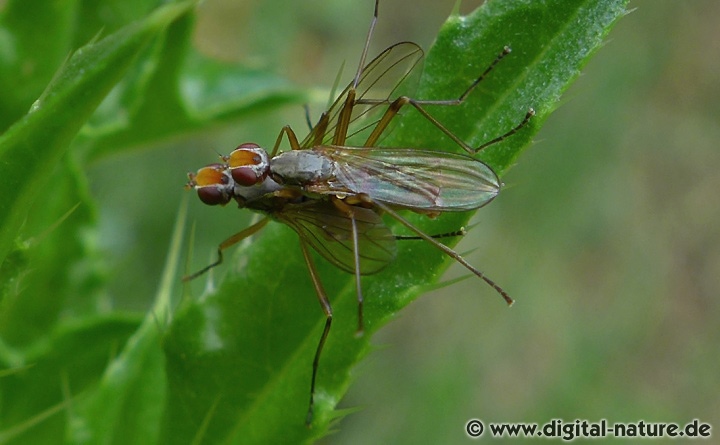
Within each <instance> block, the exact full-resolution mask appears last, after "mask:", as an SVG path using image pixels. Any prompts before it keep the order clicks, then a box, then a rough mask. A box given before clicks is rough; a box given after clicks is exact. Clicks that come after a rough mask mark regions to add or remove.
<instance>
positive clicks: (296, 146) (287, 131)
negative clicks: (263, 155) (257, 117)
mask: <svg viewBox="0 0 720 445" xmlns="http://www.w3.org/2000/svg"><path fill="white" fill-rule="evenodd" d="M284 135H287V138H288V142H290V148H291V149H293V150H300V142H298V138H297V136H296V135H295V131H293V129H292V127H290V125H285V126H284V127H282V130H280V134H278V137H277V139H276V140H275V145H274V146H273V149H272V152H271V153H270V157H271V158H272V157H274V156H275V155H276V154H277V151H278V148H280V143H281V142H282V139H283V136H284Z"/></svg>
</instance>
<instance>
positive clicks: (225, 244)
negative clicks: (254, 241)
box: [182, 218, 270, 282]
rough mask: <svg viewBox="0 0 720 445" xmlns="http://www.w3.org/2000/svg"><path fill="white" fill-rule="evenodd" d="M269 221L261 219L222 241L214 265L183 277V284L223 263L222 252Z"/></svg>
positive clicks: (268, 219)
mask: <svg viewBox="0 0 720 445" xmlns="http://www.w3.org/2000/svg"><path fill="white" fill-rule="evenodd" d="M269 221H270V218H263V219H261V220H260V221H258V222H256V223H255V224H253V225H252V226H250V227H246V228H245V229H243V230H242V231H240V232H238V233H236V234H235V235H233V236H231V237H230V238H228V239H226V240H225V241H223V242H222V243H220V245H219V246H218V250H217V254H218V259H217V260H216V261H215V262H214V263H212V264H210V265H209V266H205V267H204V268H202V269H200V270H198V271H197V272H195V273H193V274H190V275H186V276H184V277H183V279H182V280H183V282H187V281H190V280H194V279H195V278H197V277H199V276H200V275H202V274H204V273H205V272H207V271H208V270H210V269H212V268H213V267H215V266H219V265H220V264H221V263H222V262H223V250H225V249H227V248H228V247H230V246H233V245H235V244H237V243H239V242H240V241H242V240H244V239H245V238H247V237H249V236H252V235H254V234H255V233H257V232H258V231H259V230H260V229H262V228H263V227H265V224H267V223H268V222H269Z"/></svg>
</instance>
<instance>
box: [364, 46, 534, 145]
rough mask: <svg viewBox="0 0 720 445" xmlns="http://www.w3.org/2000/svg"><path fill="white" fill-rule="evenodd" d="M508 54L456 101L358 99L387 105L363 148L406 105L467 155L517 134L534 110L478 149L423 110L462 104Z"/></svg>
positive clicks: (385, 127) (497, 60) (404, 97)
mask: <svg viewBox="0 0 720 445" xmlns="http://www.w3.org/2000/svg"><path fill="white" fill-rule="evenodd" d="M508 54H510V48H508V47H507V46H506V47H505V48H504V49H503V51H502V52H501V53H500V54H499V55H498V56H497V57H496V58H495V60H494V61H493V62H492V63H491V64H490V66H488V67H487V68H486V69H485V71H483V73H482V74H481V75H480V77H478V78H477V79H475V81H473V83H472V84H471V85H470V86H469V87H468V88H467V89H466V90H465V91H464V92H463V93H462V94H461V95H460V96H459V97H458V98H457V99H447V100H416V99H412V98H410V97H407V96H401V97H399V98H397V99H395V100H394V101H393V102H389V100H388V99H359V100H357V101H356V102H355V103H356V104H360V105H382V104H389V106H388V108H387V110H386V111H385V114H384V115H383V116H382V118H381V119H380V121H378V123H377V125H376V126H375V128H374V129H373V131H372V133H371V134H370V136H368V139H367V140H366V141H365V146H366V147H372V146H375V145H376V144H377V141H378V139H379V138H380V136H381V135H382V134H383V132H384V131H385V130H386V129H387V127H388V125H389V124H390V122H391V121H392V120H393V118H395V116H397V114H398V112H399V111H400V109H401V108H402V107H403V106H405V105H407V104H410V105H412V106H413V107H414V108H415V109H417V110H418V112H420V114H421V115H422V116H423V117H425V118H426V119H427V120H428V121H430V122H431V123H432V124H433V125H435V126H436V127H437V128H438V129H440V131H442V132H443V133H444V134H445V135H447V136H448V137H450V139H452V140H453V141H454V142H455V143H456V144H458V145H459V146H460V147H462V148H463V149H464V150H465V151H466V152H468V153H469V154H475V153H477V152H479V151H480V150H482V149H484V148H486V147H488V146H490V145H492V144H496V143H498V142H500V141H502V140H503V139H505V138H507V137H509V136H511V135H513V134H515V133H517V131H518V130H520V129H521V128H522V127H524V126H525V125H527V123H528V121H529V120H530V118H531V117H532V116H533V115H535V110H533V109H532V108H531V109H529V110H528V112H527V114H526V115H525V119H523V121H522V122H521V123H520V124H519V125H517V126H515V127H514V128H513V129H511V130H510V131H508V132H506V133H505V134H503V135H501V136H499V137H497V138H495V139H493V140H491V141H489V142H486V143H484V144H482V145H480V146H479V147H470V146H469V145H467V144H466V143H465V142H464V141H462V140H461V139H459V138H458V137H457V136H455V134H453V133H452V132H451V131H450V130H448V129H447V128H446V127H445V126H444V125H443V124H441V123H440V122H439V121H438V120H437V119H435V118H434V117H432V116H431V115H430V113H428V112H427V111H426V110H425V109H424V108H423V107H424V106H426V105H450V106H453V105H460V104H462V103H463V102H465V99H466V98H467V97H468V95H469V94H470V93H471V92H472V90H474V89H475V87H477V85H478V84H479V83H480V82H481V81H482V80H483V79H485V77H487V75H488V74H489V73H490V71H492V69H493V68H494V67H495V65H497V64H498V63H499V62H500V60H502V59H503V58H504V57H505V56H506V55H508Z"/></svg>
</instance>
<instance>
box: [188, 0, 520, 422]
mask: <svg viewBox="0 0 720 445" xmlns="http://www.w3.org/2000/svg"><path fill="white" fill-rule="evenodd" d="M377 7H378V0H376V2H375V14H374V17H373V21H372V24H371V26H370V32H369V33H368V40H367V41H366V44H365V48H364V50H363V54H362V56H361V60H360V64H359V67H358V71H357V73H356V75H355V78H354V79H353V81H352V82H351V83H350V84H349V85H348V86H347V87H346V88H345V89H344V90H343V91H342V92H341V93H340V95H339V96H338V98H337V99H336V100H335V101H334V102H333V104H332V105H330V106H329V108H328V109H327V111H326V112H325V113H323V114H322V115H321V116H320V118H319V119H318V122H317V123H316V124H315V125H314V126H313V127H312V129H311V131H310V133H309V134H308V136H307V137H305V138H304V139H303V140H302V142H299V140H298V138H297V137H296V135H295V132H294V131H293V130H292V129H291V128H290V127H289V126H286V127H284V128H283V129H282V130H281V132H280V133H279V135H278V137H277V140H276V143H275V146H274V147H273V149H272V150H271V151H270V152H269V153H268V152H267V151H266V150H265V149H263V148H262V147H260V146H259V145H257V144H254V143H246V144H242V145H240V146H238V147H237V148H236V149H235V150H234V151H232V152H231V153H230V154H229V155H227V156H223V157H222V162H221V163H216V164H210V165H208V166H206V167H203V168H201V169H200V170H198V171H197V173H195V174H190V175H189V177H190V181H189V182H188V184H187V187H188V188H193V189H195V190H196V191H197V193H198V197H199V198H200V200H201V201H202V202H204V203H205V204H209V205H226V204H228V203H229V202H230V201H233V200H234V201H235V202H237V203H238V205H239V206H240V207H241V208H247V209H250V210H254V211H257V212H259V213H261V214H263V215H265V218H263V219H261V220H260V221H259V222H257V223H255V224H253V225H251V226H250V227H247V228H246V229H244V230H242V231H241V232H239V233H237V234H235V235H233V236H231V237H230V238H228V239H227V240H225V241H223V242H222V243H221V244H220V245H219V246H218V259H217V261H216V262H214V263H213V264H210V265H209V266H207V267H205V268H204V269H202V270H200V271H198V272H196V273H194V274H192V275H189V276H187V277H185V278H184V280H186V281H187V280H190V279H193V278H195V277H197V276H199V275H201V274H203V273H204V272H206V271H208V270H209V269H210V268H212V267H215V266H217V265H219V264H220V263H221V262H222V259H223V250H225V249H226V248H228V247H230V246H232V245H234V244H236V243H237V242H239V241H241V240H242V239H244V238H247V237H248V236H251V235H253V234H255V233H256V232H258V231H259V230H260V229H261V228H262V227H264V226H265V225H266V224H267V222H268V221H270V220H271V219H272V220H275V221H278V222H281V223H283V224H286V225H288V226H290V227H291V228H292V229H293V230H294V231H295V232H296V233H297V234H298V236H299V239H300V247H301V250H302V253H303V257H304V259H305V262H306V264H307V267H308V271H309V273H310V277H311V279H312V282H313V286H314V288H315V291H316V294H317V296H318V300H319V301H320V305H321V307H322V310H323V312H324V314H325V317H326V321H325V327H324V329H323V332H322V334H321V336H320V340H319V342H318V346H317V349H316V352H315V357H314V360H313V367H312V377H311V382H310V403H309V407H308V412H307V416H306V423H307V424H308V425H310V424H311V423H312V418H313V409H314V394H315V384H316V377H317V369H318V365H319V361H320V356H321V353H322V349H323V345H324V344H325V340H326V339H327V336H328V334H329V331H330V326H331V323H332V308H331V306H330V302H329V299H328V297H327V294H326V292H325V290H324V288H323V286H322V283H321V281H320V278H319V276H318V273H317V270H316V267H315V264H314V261H313V259H312V256H311V255H310V252H309V249H308V246H310V247H312V248H313V249H314V250H315V251H317V252H318V253H319V254H320V255H321V256H322V257H323V258H325V259H326V260H328V261H329V262H330V263H332V264H333V265H335V266H336V267H338V268H340V269H342V270H344V271H346V272H349V273H352V274H354V275H355V283H356V293H357V298H358V333H361V332H362V330H363V294H362V286H361V276H362V275H368V274H372V273H376V272H379V271H381V270H382V269H383V268H384V267H385V266H387V265H388V264H389V263H391V262H392V261H393V260H394V259H395V255H396V239H401V237H395V236H394V235H393V234H392V232H391V231H390V230H389V229H388V227H387V226H386V225H385V223H384V221H383V218H382V217H381V215H388V216H389V217H390V218H393V219H394V220H396V221H398V222H399V223H400V224H402V225H404V226H405V227H406V228H407V229H409V230H410V231H412V232H414V233H415V235H417V236H416V237H409V238H414V239H422V240H425V241H427V242H429V243H431V244H432V245H433V246H434V247H436V248H437V249H439V250H440V251H442V252H443V253H444V254H446V255H448V256H449V257H451V258H453V259H454V260H456V261H457V262H459V263H460V264H462V265H463V266H464V267H465V268H467V269H468V270H470V271H471V272H472V273H473V274H475V275H476V276H477V277H479V278H481V279H482V280H484V281H485V282H486V283H487V284H489V285H490V286H491V287H493V288H494V289H495V290H496V291H497V292H498V293H499V294H500V295H501V296H502V297H503V298H504V299H505V301H506V302H507V303H508V304H512V302H513V300H512V299H511V298H510V296H509V295H508V294H507V293H506V292H505V291H504V290H503V289H502V288H501V287H500V286H498V285H497V284H496V283H495V282H493V281H492V280H490V279H489V278H487V277H486V276H485V275H484V274H483V273H482V272H480V271H479V270H478V269H476V268H475V267H474V266H472V265H471V264H470V263H468V262H467V261H466V260H465V259H464V258H462V257H461V256H460V255H459V254H458V253H457V252H455V251H454V250H452V249H451V248H449V247H447V246H446V245H444V244H442V243H441V242H439V241H438V240H437V238H440V237H442V236H443V235H437V236H431V235H428V234H426V233H424V232H423V231H422V230H420V229H419V228H417V227H415V226H414V225H413V224H412V223H410V222H409V221H408V220H407V219H405V218H404V217H403V216H402V215H400V214H399V213H398V211H400V210H410V211H414V212H417V213H422V214H427V215H429V216H435V215H438V214H440V213H442V212H459V211H469V210H474V209H477V208H480V207H482V206H484V205H485V204H487V203H489V202H490V201H491V200H492V199H493V198H495V196H496V195H497V194H498V192H499V191H500V187H501V185H500V181H499V179H498V177H497V175H496V174H495V172H493V170H492V169H491V168H490V167H489V166H488V165H486V164H484V163H483V162H481V161H479V160H477V159H475V158H473V157H472V155H474V154H475V153H477V152H478V151H480V150H482V149H484V148H485V147H487V146H489V145H492V144H494V143H496V142H499V141H501V140H503V139H505V138H507V137H509V136H510V135H512V134H514V133H516V132H517V131H519V130H520V129H521V128H522V127H524V126H525V125H526V124H527V123H528V121H529V120H530V118H531V117H532V116H533V115H534V111H533V110H532V109H530V111H528V112H527V114H526V115H525V118H524V119H523V120H522V122H521V123H520V124H519V125H517V126H515V127H514V128H512V129H511V130H510V131H508V132H506V133H505V134H503V135H501V136H499V137H497V138H495V139H493V140H491V141H489V142H486V143H484V144H482V145H480V146H479V147H470V146H468V145H467V144H465V143H464V142H463V141H461V140H460V139H459V138H458V137H457V136H455V135H454V134H453V133H452V132H451V131H450V130H448V129H447V128H446V127H445V126H444V125H442V124H441V123H440V122H438V121H437V120H435V119H434V118H433V117H432V116H431V115H430V114H429V113H428V112H427V111H426V110H425V107H426V106H429V105H459V104H461V103H462V102H463V101H464V100H465V98H466V97H467V96H468V95H469V93H470V92H471V91H472V90H473V89H474V88H475V87H476V86H477V85H478V84H479V83H480V81H481V80H482V79H483V78H485V76H486V75H487V74H488V73H489V72H490V70H491V69H492V68H493V67H494V66H495V65H496V64H497V63H498V62H499V61H500V60H501V59H502V58H503V57H505V56H506V55H507V54H509V52H510V49H509V48H505V49H503V51H502V52H501V53H500V55H499V56H498V57H497V58H496V59H495V61H494V62H493V63H492V64H491V65H490V66H489V67H488V68H487V69H486V70H485V71H484V72H483V73H482V74H481V75H480V76H479V77H478V78H477V79H476V80H475V81H474V82H473V83H472V84H471V85H470V86H469V87H468V88H467V89H466V90H465V92H464V93H463V94H462V95H461V96H460V97H459V98H457V99H451V100H415V99H412V98H410V97H408V96H404V95H402V94H399V93H398V92H399V91H400V90H399V88H400V85H401V84H402V83H403V81H405V80H406V79H408V77H409V75H410V73H411V72H412V70H413V68H414V67H415V66H417V65H418V63H419V61H420V59H421V58H422V50H420V48H419V47H418V46H417V45H415V44H414V43H410V42H403V43H399V44H396V45H393V46H391V47H389V48H387V49H386V50H385V51H383V52H382V53H381V54H380V55H379V56H377V57H376V58H375V59H373V60H372V61H370V62H369V63H367V64H365V58H366V54H367V50H368V45H369V41H370V37H371V35H372V30H373V27H374V24H375V21H376V20H377ZM381 90H383V91H384V93H378V96H380V97H373V96H374V93H375V92H377V91H381ZM406 105H411V106H412V107H413V108H415V109H416V110H417V111H418V112H420V113H421V115H422V116H424V117H425V118H427V119H428V120H429V121H430V122H431V123H433V124H434V125H435V126H436V127H437V128H438V129H439V130H440V131H442V132H443V133H445V134H446V135H447V136H448V137H450V138H451V139H452V140H453V141H455V142H456V143H457V144H458V145H459V146H460V147H461V148H463V149H464V150H465V151H466V152H467V154H456V153H449V152H442V151H434V150H428V149H412V148H397V147H395V148H386V147H378V146H377V145H378V143H379V141H380V140H381V138H382V136H383V135H384V134H385V133H386V132H387V130H388V128H389V126H390V125H391V123H392V121H393V120H394V118H395V117H396V116H397V115H398V112H399V110H400V109H401V108H402V107H404V106H406ZM284 137H287V139H288V141H289V144H290V147H291V150H290V151H286V152H282V153H279V154H278V149H279V146H280V144H281V142H282V140H283V138H284ZM402 238H408V237H402Z"/></svg>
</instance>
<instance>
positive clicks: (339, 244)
mask: <svg viewBox="0 0 720 445" xmlns="http://www.w3.org/2000/svg"><path fill="white" fill-rule="evenodd" d="M355 214H356V223H357V229H358V246H359V249H358V250H359V251H358V254H359V256H360V273H361V274H363V275H369V274H373V273H376V272H379V271H380V270H381V269H383V268H384V267H385V266H387V265H388V264H389V263H390V262H392V261H393V260H394V259H395V255H396V252H397V249H396V243H395V237H394V236H393V234H392V232H390V229H388V228H387V226H386V225H385V223H384V222H383V220H382V218H380V216H379V215H378V214H377V213H375V212H374V211H372V210H370V209H365V208H361V207H357V208H355ZM274 216H275V217H276V218H277V219H278V220H279V221H280V222H283V223H285V224H287V225H289V226H290V227H292V228H293V229H294V230H295V232H297V234H298V235H299V236H300V237H301V238H302V239H304V240H305V241H307V243H308V244H310V245H311V246H312V247H313V249H315V250H317V251H318V253H320V255H322V256H323V257H324V258H325V259H326V260H328V261H330V262H331V263H332V264H334V265H335V266H337V267H339V268H340V269H342V270H344V271H346V272H349V273H355V257H354V253H353V239H352V222H351V220H350V218H348V217H347V216H346V215H345V214H344V213H342V212H340V211H339V210H338V209H337V208H336V207H335V206H334V205H333V204H332V203H330V202H328V201H324V200H312V201H307V202H304V203H301V204H288V205H286V206H285V208H284V209H283V211H282V212H279V213H277V214H275V215H274Z"/></svg>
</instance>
